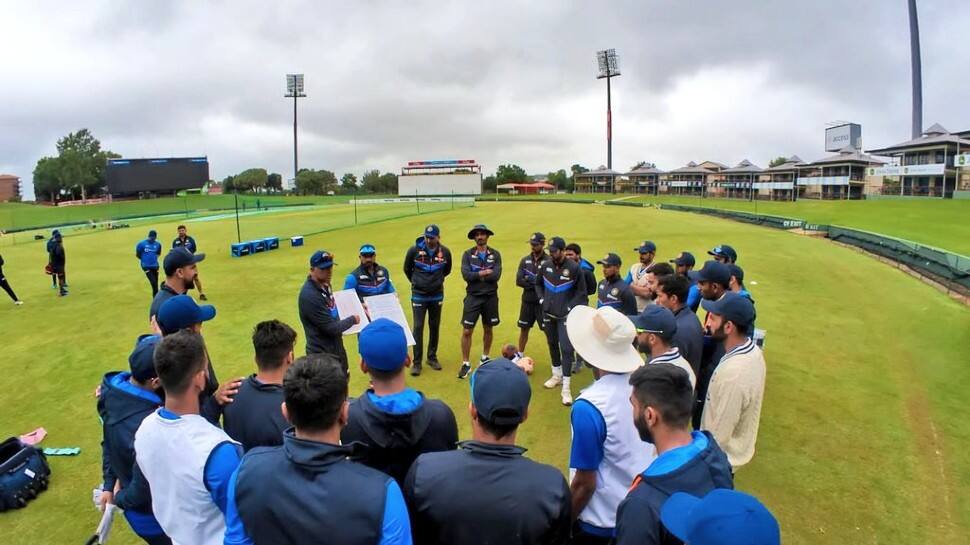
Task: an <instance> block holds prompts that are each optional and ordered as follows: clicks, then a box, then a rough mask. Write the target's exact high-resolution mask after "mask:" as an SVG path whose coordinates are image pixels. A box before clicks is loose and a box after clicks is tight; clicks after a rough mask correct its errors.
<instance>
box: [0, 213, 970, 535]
mask: <svg viewBox="0 0 970 545" xmlns="http://www.w3.org/2000/svg"><path fill="white" fill-rule="evenodd" d="M860 204H881V203H860ZM922 204H923V203H919V204H918V205H917V206H920V207H922ZM927 204H929V203H927ZM349 213H350V211H349V209H348V208H347V207H346V206H342V207H339V206H338V207H327V208H322V209H320V210H319V211H317V212H315V214H317V215H320V216H321V218H313V217H307V216H306V215H304V213H303V212H300V213H294V214H292V215H291V214H290V213H278V214H267V215H266V216H264V217H261V218H262V219H260V220H259V221H266V222H269V223H272V225H273V227H274V228H275V229H278V230H282V231H290V230H292V231H296V230H299V229H300V228H301V225H304V224H307V223H308V222H311V221H315V222H319V223H321V224H322V223H325V222H327V221H332V222H335V224H341V222H346V219H339V218H338V217H343V218H346V215H347V214H349ZM792 215H797V214H794V213H793V214H792ZM311 216H312V214H311ZM323 216H330V218H329V219H327V218H325V217H323ZM335 218H337V219H335ZM252 221H253V222H255V221H257V220H255V219H254V220H252ZM432 221H433V222H436V223H438V224H439V225H441V228H442V233H443V242H444V243H445V244H446V245H448V246H449V247H450V248H451V249H452V251H453V253H454V255H455V257H456V259H457V257H458V256H459V255H460V253H461V251H463V250H464V249H465V248H466V247H467V246H469V245H470V243H469V241H467V240H466V239H465V233H466V232H467V230H468V228H469V227H470V226H471V225H472V224H475V223H479V222H484V223H487V224H488V225H489V226H490V227H491V228H492V229H493V230H494V231H495V232H496V233H497V234H496V236H495V237H494V238H493V240H492V242H493V245H494V246H495V247H496V248H498V249H499V250H500V251H501V252H502V254H503V257H504V259H505V262H506V263H507V265H506V266H507V269H506V272H505V275H504V278H503V279H502V281H501V292H500V297H501V316H502V324H501V325H500V326H499V327H498V329H497V334H496V339H495V340H496V345H498V344H499V343H502V342H511V341H514V340H515V339H516V338H517V334H518V331H517V328H516V326H515V320H516V317H517V313H518V301H519V294H520V290H519V289H517V288H516V287H515V284H514V280H513V278H512V275H513V270H512V269H513V268H514V265H513V264H514V263H515V260H516V259H517V258H519V257H521V256H522V255H524V254H525V253H527V252H528V245H527V244H526V240H527V239H528V235H529V234H530V233H531V232H532V231H534V230H541V231H543V232H544V233H545V234H546V235H547V236H553V235H561V236H564V237H566V238H567V240H571V241H577V242H579V243H581V244H582V246H583V248H584V250H585V255H586V256H587V257H589V258H598V257H600V256H601V255H602V254H604V253H606V252H608V251H616V252H617V253H619V254H620V255H621V256H622V257H623V259H624V260H625V261H626V262H629V260H632V259H634V258H635V255H634V252H632V248H633V247H634V245H635V244H636V243H637V242H638V241H640V240H642V239H643V238H646V237H649V238H651V239H652V240H654V241H655V242H656V243H657V244H658V246H659V249H660V251H659V257H660V258H662V259H669V258H671V257H673V256H675V255H676V254H677V253H678V252H679V251H681V250H690V251H693V252H694V253H695V255H698V256H702V255H703V253H704V251H705V250H706V249H707V248H710V247H712V246H714V245H716V244H718V243H722V242H729V243H731V244H732V245H733V246H734V247H735V248H737V249H738V251H739V253H740V259H739V263H740V264H741V265H742V266H743V267H744V268H745V272H746V281H747V283H748V284H749V289H750V290H751V291H752V293H753V295H754V298H755V299H756V300H757V306H758V310H759V313H758V324H759V327H762V328H765V329H766V330H767V331H768V339H767V348H766V359H767V362H768V379H767V380H768V383H767V388H766V395H765V404H764V409H763V414H762V421H761V431H760V437H759V441H758V447H757V454H756V455H755V458H754V460H753V461H752V463H751V464H749V465H748V466H746V467H744V468H743V469H741V470H740V472H739V473H738V475H737V482H736V484H737V487H738V488H740V489H742V490H745V491H748V492H751V493H753V494H756V495H757V496H759V497H760V498H761V499H762V500H763V501H764V502H765V503H766V504H767V505H768V506H769V507H770V508H771V509H772V510H773V511H774V513H775V514H776V515H777V516H778V518H779V520H780V522H781V525H782V531H783V534H784V542H785V543H789V544H839V545H843V544H845V543H893V544H914V545H916V544H923V543H959V542H962V541H963V540H964V539H965V536H967V535H968V533H970V450H968V449H966V448H965V447H966V444H967V440H968V438H970V406H968V404H967V403H966V395H965V385H966V384H968V383H970V368H968V367H967V365H966V360H967V355H968V354H970V310H968V309H967V308H966V307H964V306H961V305H960V304H958V303H956V302H954V301H952V300H950V299H948V298H947V297H945V296H944V295H941V294H940V293H939V292H937V291H936V290H934V289H933V288H931V287H929V286H927V285H924V284H922V283H920V282H919V281H917V280H915V279H913V278H911V277H909V276H907V275H905V274H903V273H902V272H900V271H898V270H896V269H893V268H891V267H888V266H886V265H884V264H882V263H879V262H877V261H876V260H874V259H871V258H869V257H867V256H865V255H863V254H860V253H858V252H855V251H852V250H849V249H846V248H842V247H839V246H837V245H834V244H831V243H829V242H827V241H825V240H820V239H816V238H810V237H801V236H798V235H794V234H791V233H786V232H782V231H776V230H773V229H766V228H760V227H755V226H751V225H747V224H742V223H737V222H731V221H726V220H720V219H716V218H711V217H707V216H702V215H695V214H688V213H680V212H673V211H664V210H658V209H654V208H626V207H606V206H590V205H579V204H557V203H546V204H543V203H477V205H476V207H475V208H466V209H457V210H443V211H440V212H434V213H430V214H427V215H421V216H412V217H402V218H399V219H396V220H393V221H384V222H377V223H371V224H368V225H363V226H358V227H354V228H348V229H340V230H335V231H330V232H327V233H323V234H320V235H316V236H312V237H308V239H307V241H306V242H307V245H306V246H305V247H303V248H296V249H294V248H290V247H289V246H288V245H287V246H285V247H282V248H281V249H280V250H278V251H274V252H269V253H264V254H258V255H254V256H250V257H246V258H242V259H233V258H230V257H229V255H228V241H230V240H233V239H235V224H234V222H233V221H231V220H229V219H224V220H214V221H205V222H196V223H193V224H191V225H190V232H191V234H193V235H194V236H195V237H196V239H197V240H198V242H199V244H200V247H201V249H202V251H206V252H207V254H208V258H207V259H206V261H205V262H204V263H202V265H201V266H200V271H201V277H202V278H203V280H204V281H205V286H206V292H207V293H208V294H209V297H210V302H211V303H212V304H214V305H215V306H216V307H217V309H218V316H217V317H216V318H215V320H213V321H212V322H210V323H208V324H206V326H205V329H204V331H203V333H204V335H205V337H206V340H207V343H208V346H209V351H210V354H211V355H212V358H213V363H214V366H215V368H216V370H217V372H218V374H219V377H220V378H222V379H227V378H229V377H233V376H242V375H246V374H249V373H251V372H253V370H254V364H253V363H252V350H251V344H250V342H249V335H250V333H251V330H252V327H253V325H254V324H255V323H256V322H258V321H260V320H264V319H269V318H279V319H281V320H284V321H286V322H288V323H290V324H292V325H294V326H295V327H296V328H297V330H298V331H300V333H301V337H302V329H301V328H300V327H299V320H298V317H297V307H296V297H297V292H298V291H299V289H300V286H301V284H302V282H303V279H304V277H305V275H306V270H307V258H308V256H309V254H310V253H311V252H312V250H314V249H316V248H326V249H328V250H330V251H333V252H335V254H336V257H337V260H336V261H337V263H338V268H337V270H336V272H337V277H340V278H342V276H343V275H344V274H346V273H348V272H350V270H351V269H352V268H353V267H354V266H356V262H357V258H356V253H357V248H358V247H359V246H360V244H361V243H364V242H369V243H373V244H375V245H376V246H377V249H378V260H379V261H380V262H381V263H382V264H384V265H386V266H387V267H388V268H389V269H390V270H391V273H392V277H393V280H394V281H395V284H396V285H397V287H398V289H399V291H400V293H401V296H402V298H406V297H407V296H408V295H409V291H408V286H407V284H406V282H405V281H404V278H403V273H401V272H400V271H401V265H402V261H403V257H404V254H405V251H406V249H407V247H408V245H410V244H411V243H413V241H414V238H415V237H416V236H417V235H418V234H420V232H421V229H422V227H423V226H424V225H425V224H427V223H429V222H432ZM175 225H177V221H168V222H167V223H166V222H161V221H159V222H158V223H154V224H152V226H153V227H155V228H156V229H158V230H159V232H160V233H171V232H174V228H175ZM253 226H254V227H255V224H253ZM245 228H246V227H245V224H244V229H245ZM260 229H261V228H260ZM142 236H144V233H143V229H125V230H116V231H105V232H98V233H96V234H91V235H88V236H83V237H74V238H72V237H67V238H66V239H65V246H66V249H67V254H68V281H69V283H70V285H71V295H70V296H69V297H67V298H64V299H59V298H58V297H56V293H55V292H54V291H53V290H51V288H50V283H49V279H48V278H47V277H46V276H44V275H43V274H41V269H42V267H43V265H44V263H45V262H46V257H45V254H44V249H43V246H42V244H40V243H30V244H21V245H16V246H13V247H11V248H5V249H3V257H4V259H5V260H6V262H7V265H6V266H5V267H4V272H5V273H6V275H7V277H8V278H9V280H10V282H11V283H12V285H13V286H14V288H15V289H16V290H17V292H18V294H19V295H20V296H21V297H22V298H23V299H24V300H25V301H26V305H24V306H23V307H19V308H17V307H14V306H13V305H12V304H10V302H9V301H7V300H5V299H4V300H2V301H0V323H2V324H3V328H2V335H3V347H2V350H0V391H2V392H3V394H2V397H0V430H2V431H3V433H5V434H7V435H13V434H19V433H23V432H26V431H30V430H32V429H34V428H36V427H37V426H44V427H46V428H47V430H48V432H49V435H48V438H47V439H46V440H45V442H44V444H45V445H46V446H49V447H59V446H80V447H81V448H82V453H81V455H80V456H78V457H70V458H52V459H51V464H52V467H53V472H54V473H53V478H52V485H51V488H50V490H49V491H47V492H45V493H44V494H42V495H41V496H40V498H39V499H37V500H36V501H35V502H33V503H32V504H31V505H30V506H29V507H28V508H26V509H24V510H22V511H18V512H11V513H4V514H0V535H2V536H3V539H2V542H3V543H4V544H26V543H80V542H82V540H83V539H85V538H86V537H87V536H88V535H89V534H90V533H91V531H92V530H93V529H94V527H95V525H96V524H97V520H98V516H99V515H98V513H97V512H96V511H95V510H94V508H93V506H92V504H91V500H90V497H91V496H90V494H91V488H92V487H93V486H95V485H96V484H97V483H99V482H100V450H99V445H98V444H99V436H100V427H99V424H98V419H97V415H96V412H95V400H94V398H93V396H92V394H93V390H94V388H95V386H96V385H97V384H98V383H99V381H100V378H101V376H102V374H103V373H104V372H106V371H109V370H117V369H123V368H125V367H126V366H127V354H128V352H129V351H130V349H131V347H132V344H133V342H134V339H135V338H136V336H137V335H138V334H140V333H144V332H146V330H147V309H148V305H149V301H150V293H149V289H148V286H147V285H146V281H145V278H144V275H143V274H142V273H141V271H140V269H139V268H138V263H137V261H136V259H135V258H134V257H133V255H132V248H133V247H134V245H135V243H136V242H137V241H138V240H139V239H140V238H141V237H142ZM243 236H244V237H246V236H248V235H246V234H245V233H244V234H243ZM907 238H912V237H907ZM446 293H447V295H446V303H445V306H444V316H443V324H442V346H441V349H440V350H439V355H440V357H441V360H442V362H443V363H444V364H445V368H446V370H445V371H443V372H440V373H436V372H433V371H430V370H428V371H426V372H425V374H424V375H422V376H421V377H419V378H418V379H414V380H411V384H412V385H414V386H416V387H417V388H418V389H420V390H422V391H424V392H425V393H426V394H428V395H430V396H434V397H440V398H442V399H444V400H446V401H447V402H448V403H449V404H450V405H451V406H452V407H453V408H454V409H455V412H456V414H457V416H458V420H459V423H460V426H461V435H462V437H468V434H469V425H468V416H467V405H468V400H469V395H468V384H467V383H466V382H459V381H458V380H456V379H455V376H454V374H455V371H456V370H457V363H458V361H459V348H458V339H459V333H460V328H459V315H460V310H461V309H460V307H461V304H460V302H461V297H462V294H463V285H462V281H461V278H460V275H458V274H453V275H452V276H451V277H449V279H448V282H447V286H446ZM404 300H405V301H406V299H404ZM537 334H539V332H538V331H536V332H534V333H533V335H534V336H533V340H532V341H531V342H530V350H529V352H530V354H531V355H533V356H534V357H536V359H537V363H538V366H537V369H538V371H537V373H536V374H535V375H533V377H532V384H533V388H534V390H533V402H532V407H531V411H530V418H529V420H528V421H527V422H526V423H525V424H524V425H523V427H522V429H521V432H520V435H519V442H520V444H522V445H524V446H525V447H527V448H528V449H529V453H528V455H529V456H531V457H533V458H535V459H538V460H540V461H544V462H547V463H550V464H554V465H556V466H558V467H559V468H561V469H563V470H565V469H566V466H567V463H568V446H569V419H568V411H567V410H566V409H564V408H563V407H562V406H561V405H560V404H559V397H558V393H555V392H550V391H545V390H543V389H542V387H541V383H542V381H544V380H545V379H546V378H547V373H548V354H545V353H544V352H543V350H544V342H542V340H540V339H538V338H537V337H536V336H535V335H537ZM298 342H299V348H298V353H301V352H302V339H301V340H300V341H298ZM475 343H476V344H475V346H474V347H473V350H479V349H480V344H479V343H480V335H476V340H475ZM345 344H346V346H347V349H348V352H349V353H350V355H351V358H352V360H353V358H355V357H356V343H355V342H354V340H353V339H351V338H348V339H347V340H346V343H345ZM473 354H477V352H473ZM590 380H591V377H590V373H589V371H585V372H584V373H583V374H582V375H580V377H579V378H578V380H577V382H579V383H580V385H582V384H585V383H588V382H589V381H590ZM365 384H366V380H365V378H364V377H363V376H362V375H361V374H360V373H359V372H357V371H356V369H355V372H354V373H353V377H352V383H351V391H352V392H353V393H355V394H357V393H359V392H361V391H362V390H363V388H364V387H365ZM115 531H116V534H115V535H114V536H113V538H112V543H116V544H135V543H138V541H137V540H136V539H135V538H134V536H133V535H132V534H131V532H130V531H129V530H128V528H127V526H126V524H125V523H124V522H122V521H119V524H117V525H116V530H115ZM960 536H964V538H961V537H960Z"/></svg>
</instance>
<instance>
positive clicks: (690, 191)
mask: <svg viewBox="0 0 970 545" xmlns="http://www.w3.org/2000/svg"><path fill="white" fill-rule="evenodd" d="M727 168H728V167H727V166H726V165H722V164H721V163H718V162H716V161H704V162H703V163H701V164H697V163H695V162H693V161H691V162H689V163H687V165H686V166H682V167H680V168H676V169H674V170H671V171H670V172H668V173H666V174H664V175H662V176H661V177H660V191H661V192H663V193H667V194H669V195H705V194H706V192H707V188H708V185H709V184H713V182H715V181H718V180H719V179H720V178H719V176H720V173H721V172H722V171H724V170H727ZM711 196H717V195H711Z"/></svg>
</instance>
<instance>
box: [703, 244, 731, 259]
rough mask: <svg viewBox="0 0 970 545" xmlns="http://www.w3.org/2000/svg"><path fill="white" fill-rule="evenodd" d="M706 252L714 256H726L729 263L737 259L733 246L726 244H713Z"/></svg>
mask: <svg viewBox="0 0 970 545" xmlns="http://www.w3.org/2000/svg"><path fill="white" fill-rule="evenodd" d="M707 254H708V255H712V256H715V257H724V258H727V260H728V261H730V262H731V263H734V262H735V261H737V260H738V253H737V252H735V251H734V248H732V247H730V246H728V245H727V244H721V245H720V246H715V247H714V248H713V249H711V250H709V251H708V252H707Z"/></svg>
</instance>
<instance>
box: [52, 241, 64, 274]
mask: <svg viewBox="0 0 970 545" xmlns="http://www.w3.org/2000/svg"><path fill="white" fill-rule="evenodd" d="M50 242H51V243H53V244H51V243H48V245H47V254H48V261H49V263H50V266H51V268H52V269H53V270H54V272H55V273H63V272H64V266H65V265H66V264H67V255H66V254H65V253H64V243H63V242H59V241H57V240H51V241H50Z"/></svg>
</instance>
